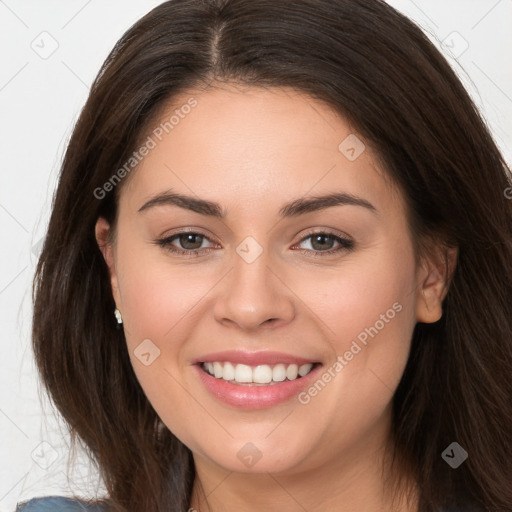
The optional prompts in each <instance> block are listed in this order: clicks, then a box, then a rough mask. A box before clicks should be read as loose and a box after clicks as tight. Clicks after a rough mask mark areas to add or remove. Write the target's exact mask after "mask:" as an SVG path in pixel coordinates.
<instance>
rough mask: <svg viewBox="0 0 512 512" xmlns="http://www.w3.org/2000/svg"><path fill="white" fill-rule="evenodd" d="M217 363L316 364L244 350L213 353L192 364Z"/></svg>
mask: <svg viewBox="0 0 512 512" xmlns="http://www.w3.org/2000/svg"><path fill="white" fill-rule="evenodd" d="M215 361H218V362H220V363H222V362H226V361H229V362H230V363H235V364H246V365H248V366H256V365H258V364H269V365H271V364H278V363H284V364H297V365H299V366H300V365H301V364H306V363H315V362H317V361H316V360H314V359H305V358H303V357H297V356H294V355H291V354H285V353H283V352H271V351H259V352H247V351H245V350H224V351H222V352H215V353H212V354H207V355H204V356H201V357H198V358H197V359H195V360H194V361H193V362H192V364H198V363H208V362H209V363H214V362H215Z"/></svg>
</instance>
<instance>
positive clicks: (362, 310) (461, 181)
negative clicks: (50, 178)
mask: <svg viewBox="0 0 512 512" xmlns="http://www.w3.org/2000/svg"><path fill="white" fill-rule="evenodd" d="M510 187H511V179H510V174H509V171H508V168H507V166H506V164H505V162H504V160H503V158H502V156H501V155H500V153H499V151H498V149H497V148H496V145H495V143H494V142H493V140H492V138H491V136H490V134H489V132H488V130H487V128H486V127H485V124H484V122H483V121H482V119H481V117H480V115H479V113H478V112H477V110H476V108H475V106H474V105H473V103H472V102H471V100H470V98H469V96H468V94H467V93H466V91H465V90H464V89H463V87H462V85H461V84H460V82H459V80H458V79H457V78H456V76H455V75H454V73H453V71H452V70H451V68H450V66H449V65H448V64H447V62H446V61H445V60H444V58H443V57H442V56H441V55H440V54H439V52H438V51H437V50H436V49H435V48H434V46H433V45H432V44H431V43H430V42H429V41H428V39H427V38H426V37H425V36H424V34H423V33H422V31H421V30H420V29H419V28H418V27H416V26H415V25H414V24H412V23H411V22H410V21H409V20H408V19H406V18H405V17H404V16H402V15H401V14H399V13H398V12H397V11H395V10H394V9H392V8H391V7H389V6H388V5H387V4H386V3H384V2H381V1H378V0H372V1H368V0H365V1H363V0H343V1H342V0H338V1H334V2H333V1H328V0H300V1H293V2H274V1H267V0H263V1H257V2H255V1H252V0H216V1H215V0H211V1H199V0H172V1H170V2H166V3H164V4H162V5H160V6H159V7H157V8H156V9H154V10H153V11H152V12H150V13H149V14H148V15H147V16H145V17H144V18H143V19H141V20H140V21H139V22H138V23H136V24H135V25H134V26H133V27H132V28H131V29H130V30H129V31H128V32H127V33H126V34H125V35H124V36H123V38H122V39H121V40H120V41H119V42H118V44H117V45H116V47H115V48H114V50H113V51H112V53H111V55H110V56H109V57H108V59H107V60H106V62H105V64H104V65H103V67H102V69H101V70H100V73H99V75H98V77H97V79H96V81H95V82H94V84H93V86H92V89H91V93H90V97H89V99H88V101H87V103H86V105H85V108H84V110H83V111H82V114H81V116H80V119H79V121H78V123H77V125H76V127H75V129H74V133H73V136H72V138H71V141H70V143H69V147H68V150H67V153H66V156H65V159H64V163H63V167H62V173H61V177H60V182H59V186H58V189H57V193H56V196H55V201H54V206H53V212H52V216H51V220H50V225H49V229H48V234H47V238H46V240H45V244H44V248H43V251H42V254H41V258H40V261H39V265H38V269H37V273H36V278H35V289H34V300H35V303H34V324H33V343H34V350H35V354H36V360H37V364H38V368H39V371H40V373H41V377H42V380H43V382H44V384H45V386H46V387H47V389H48V390H49V393H50V395H51V396H52V399H53V401H54V402H55V404H56V405H57V407H58V408H59V410H60V412H61V413H62V415H63V416H64V418H65V419H66V421H67V422H68V423H69V425H70V428H71V433H72V436H73V438H74V439H80V440H82V441H83V442H85V444H86V445H87V446H88V448H89V450H90V454H91V457H92V458H93V459H94V460H95V461H96V462H97V464H98V467H99V469H100V472H101V475H102V477H103V479H104V481H105V484H106V487H107V490H108V497H107V498H106V499H105V500H103V501H100V502H97V503H95V504H90V505H91V506H94V507H97V508H96V509H92V510H97V509H100V510H114V511H140V512H150V511H160V510H162V511H163V510H166V511H180V512H181V511H186V510H191V511H192V510H198V511H201V512H203V511H211V512H217V511H221V510H244V511H247V512H251V511H256V510H280V511H286V512H292V511H299V510H308V511H315V512H316V511H320V510H321V511H324V510H336V511H344V512H348V511H376V510H386V511H388V510H389V511H391V510H400V511H403V512H413V511H414V512H416V511H422V512H423V511H436V512H437V511H441V510H442V511H470V510H471V511H473V510H475V511H476V510H512V486H511V485H510V482H511V481H512V479H511V477H512V463H511V462H510V459H509V457H508V454H509V453H510V451H511V449H512V434H511V431H510V428H509V425H510V422H511V421H512V400H511V399H512V385H511V381H510V379H509V377H508V375H509V368H510V366H511V365H512V343H511V327H512V326H511V323H512V321H511V320H512V311H511V304H512V272H511V267H510V263H511V262H512V244H511V234H512V203H511V201H510V200H509V199H507V197H510V194H507V191H509V190H512V189H510ZM51 499H54V498H51ZM51 499H50V500H51ZM84 506H85V505H84V504H83V503H81V502H80V501H79V500H75V501H73V500H59V499H58V498H57V499H56V501H55V499H54V501H53V502H52V501H48V499H47V500H45V499H40V500H37V499H36V500H33V501H32V502H29V503H28V504H27V505H25V507H23V506H20V507H19V510H23V511H25V512H31V511H33V510H38V511H42V510H46V508H44V507H51V509H52V510H63V511H65V510H75V509H76V508H77V507H78V508H80V507H84ZM73 507H75V508H73ZM98 507H99V508H98Z"/></svg>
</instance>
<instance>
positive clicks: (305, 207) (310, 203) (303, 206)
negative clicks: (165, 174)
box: [138, 191, 378, 219]
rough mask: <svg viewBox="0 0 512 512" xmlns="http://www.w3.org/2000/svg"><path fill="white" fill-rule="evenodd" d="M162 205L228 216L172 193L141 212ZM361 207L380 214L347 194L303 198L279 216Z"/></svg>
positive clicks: (160, 196) (217, 208)
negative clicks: (334, 207)
mask: <svg viewBox="0 0 512 512" xmlns="http://www.w3.org/2000/svg"><path fill="white" fill-rule="evenodd" d="M162 205H174V206H179V207H180V208H184V209H186V210H191V211H193V212H196V213H199V214H201V215H208V216H211V217H216V218H219V219H224V218H225V217H226V215H227V211H226V210H224V209H223V208H222V207H221V206H220V205H219V204H218V203H215V202H213V201H207V200H206V199H199V198H197V197H192V196H188V195H184V194H177V193H175V192H172V191H166V192H162V193H160V194H157V195H156V196H154V197H152V198H151V199H149V200H148V201H146V202H145V203H144V204H143V205H142V206H141V207H140V208H139V210H138V211H139V212H143V211H146V210H148V209H150V208H153V207H155V206H162ZM343 205H351V206H361V207H363V208H366V209H367V210H369V211H371V212H372V213H374V214H378V210H377V208H375V206H373V204H371V203H370V202H369V201H367V200H366V199H363V198H362V197H358V196H355V195H353V194H347V193H345V192H338V193H335V192H333V193H331V194H327V195H322V196H311V197H301V198H299V199H295V200H294V201H291V202H290V203H287V204H285V205H284V206H283V207H282V208H281V209H280V210H279V216H280V217H281V218H286V217H297V216H299V215H304V214H306V213H311V212H315V211H319V210H324V209H326V208H331V207H333V206H343Z"/></svg>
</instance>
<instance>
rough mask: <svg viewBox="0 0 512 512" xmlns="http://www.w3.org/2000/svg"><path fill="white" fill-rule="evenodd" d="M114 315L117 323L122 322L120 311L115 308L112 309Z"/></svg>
mask: <svg viewBox="0 0 512 512" xmlns="http://www.w3.org/2000/svg"><path fill="white" fill-rule="evenodd" d="M114 315H115V316H116V319H117V323H118V324H122V323H123V317H122V316H121V311H119V309H117V308H116V309H115V310H114Z"/></svg>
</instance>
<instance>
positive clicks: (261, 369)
mask: <svg viewBox="0 0 512 512" xmlns="http://www.w3.org/2000/svg"><path fill="white" fill-rule="evenodd" d="M202 368H203V370H205V371H206V372H208V373H209V374H210V375H213V376H214V377H215V378H217V379H223V380H226V381H230V382H233V383H234V382H237V383H240V384H251V383H254V384H269V383H271V382H283V381H284V380H286V379H288V380H295V379H298V378H300V377H305V376H306V375H307V374H308V373H309V372H310V371H311V369H312V368H313V364H312V363H307V364H303V365H301V366H298V365H296V364H288V365H287V364H283V363H279V364H276V365H275V366H273V367H272V366H270V365H268V364H261V365H258V366H254V367H253V366H248V365H246V364H237V365H234V364H232V363H230V362H224V363H221V362H217V361H215V362H214V363H203V364H202Z"/></svg>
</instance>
